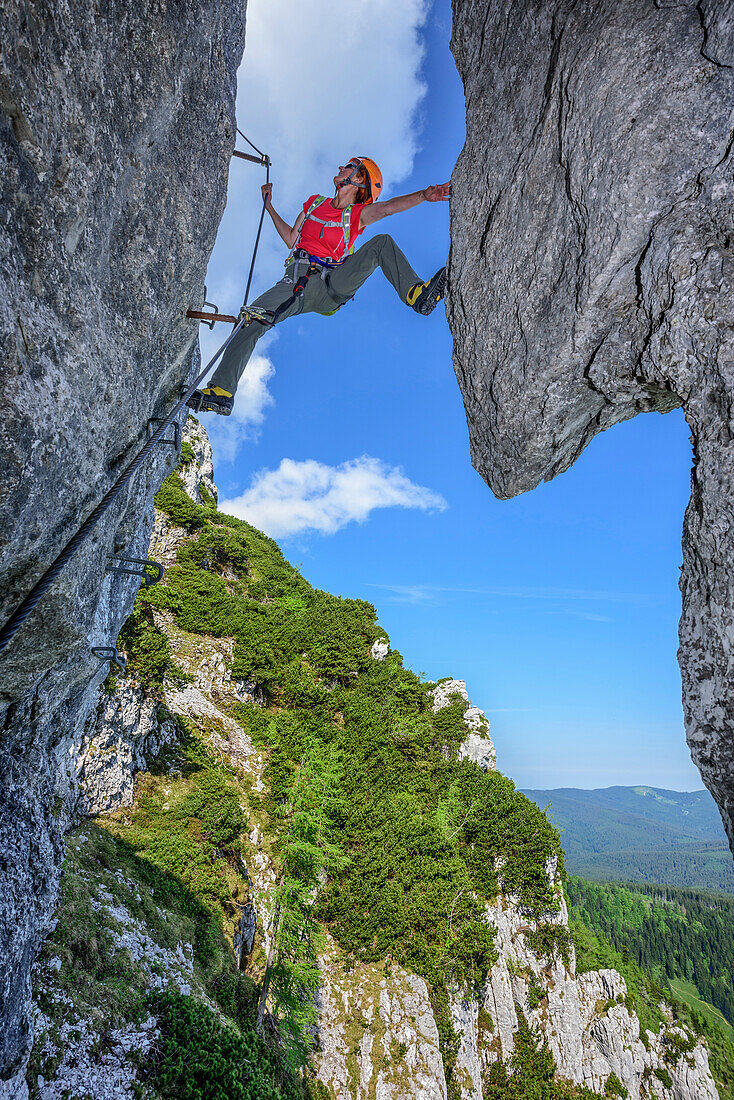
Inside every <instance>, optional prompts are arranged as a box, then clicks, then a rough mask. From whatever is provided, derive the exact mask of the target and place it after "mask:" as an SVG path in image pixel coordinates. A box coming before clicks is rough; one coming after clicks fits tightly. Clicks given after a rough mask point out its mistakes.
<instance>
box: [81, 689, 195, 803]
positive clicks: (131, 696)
mask: <svg viewBox="0 0 734 1100" xmlns="http://www.w3.org/2000/svg"><path fill="white" fill-rule="evenodd" d="M177 734H178V728H177V726H176V723H175V722H174V721H173V719H172V718H171V715H170V714H169V713H168V711H167V710H166V708H165V707H162V706H160V704H158V703H157V702H156V701H155V699H151V697H150V696H149V695H146V693H145V692H144V691H143V689H142V688H141V687H140V685H139V684H137V683H135V681H134V680H120V681H119V682H118V683H117V684H116V685H115V689H114V691H113V692H112V693H110V694H107V693H106V692H105V691H103V690H100V693H99V702H98V704H97V706H96V707H95V709H94V710H93V711H92V713H91V714H90V716H89V718H88V719H87V722H86V726H85V730H84V737H83V739H82V742H81V744H79V745H73V746H72V747H71V750H70V754H71V758H72V761H73V764H74V770H75V772H76V773H77V782H78V785H79V800H78V802H77V805H76V812H77V814H78V815H79V816H83V817H86V816H90V815H92V814H103V813H108V812H109V811H110V810H116V809H117V808H118V807H119V806H131V805H132V801H133V787H134V779H135V774H136V772H139V771H142V769H143V768H145V766H146V763H147V761H148V760H151V759H152V758H153V757H155V756H157V755H158V754H159V753H160V752H161V750H162V749H163V748H164V747H165V746H166V745H171V744H173V743H174V742H175V740H176V736H177Z"/></svg>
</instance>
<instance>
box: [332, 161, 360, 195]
mask: <svg viewBox="0 0 734 1100" xmlns="http://www.w3.org/2000/svg"><path fill="white" fill-rule="evenodd" d="M355 168H359V165H357V164H355V162H354V161H353V160H350V161H348V162H347V163H346V164H340V165H339V171H338V172H337V174H336V175H335V176H334V186H335V187H336V188H337V189H338V188H339V186H340V185H342V184H343V183H344V181H345V180H348V179H349V177H350V176H351V175H352V173H353V172H354V169H355ZM352 183H353V184H354V185H355V187H360V186H362V185H363V184H364V173H363V172H362V170H361V169H360V170H359V171H358V172H357V173H356V174H355V176H354V179H353V180H352Z"/></svg>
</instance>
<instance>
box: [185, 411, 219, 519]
mask: <svg viewBox="0 0 734 1100" xmlns="http://www.w3.org/2000/svg"><path fill="white" fill-rule="evenodd" d="M184 440H185V442H186V443H188V445H189V447H190V448H191V451H192V452H193V455H194V458H193V460H192V461H190V462H185V463H184V465H183V468H182V470H181V474H180V477H181V480H182V481H183V483H184V488H185V490H186V492H187V493H188V494H189V496H190V497H191V499H192V500H193V502H194V504H204V502H205V498H204V497H202V495H201V493H200V492H199V490H200V489H202V488H203V489H204V491H205V492H206V493H208V494H209V496H210V497H211V498H212V500H213V501H214V503H215V504H216V503H217V487H216V485H215V484H214V461H213V458H212V447H211V443H210V442H209V436H208V435H207V434H206V431H205V429H204V428H203V427H202V425H201V424H199V423H198V421H197V420H196V418H195V417H193V416H190V417H189V418H188V419H187V421H186V424H185V426H184Z"/></svg>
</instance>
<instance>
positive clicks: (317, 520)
mask: <svg viewBox="0 0 734 1100" xmlns="http://www.w3.org/2000/svg"><path fill="white" fill-rule="evenodd" d="M219 507H220V509H221V510H222V511H223V512H229V513H230V514H231V515H234V516H239V517H240V518H241V519H246V520H247V521H248V523H252V524H253V525H254V526H255V527H258V528H260V529H261V530H262V531H265V532H266V533H267V534H268V535H271V536H272V537H273V538H287V537H288V536H290V535H296V534H299V533H300V532H303V531H318V532H319V533H321V534H324V535H331V534H334V532H335V531H338V530H339V529H340V528H341V527H344V526H345V525H346V524H347V523H351V522H352V521H355V520H356V521H357V522H358V523H361V522H363V521H364V520H366V519H367V517H368V516H369V514H370V512H372V511H374V509H375V508H395V507H397V508H420V509H421V510H423V511H428V510H433V509H437V510H439V511H442V510H443V509H444V508H446V501H445V500H444V499H443V497H442V496H440V495H439V494H438V493H434V492H433V491H432V490H430V489H426V488H424V487H423V486H422V485H415V484H414V483H413V482H412V481H410V479H409V478H407V477H406V476H405V474H404V473H403V472H402V471H401V470H400V469H398V468H397V467H395V466H387V465H386V464H385V463H384V462H381V461H380V460H379V459H378V458H370V457H369V456H368V455H363V456H362V457H361V458H354V459H351V460H350V461H349V462H343V463H342V464H341V465H340V466H326V465H324V463H322V462H316V461H315V460H313V459H308V460H306V461H304V462H297V461H295V460H294V459H292V458H284V459H283V461H282V462H281V464H280V466H279V467H278V469H277V470H262V471H261V472H260V473H258V474H256V475H255V477H254V479H253V483H252V485H251V486H250V488H249V489H247V490H246V491H245V492H244V493H242V495H241V496H239V497H236V498H235V499H234V500H225V501H223V502H222V503H221V504H220V506H219Z"/></svg>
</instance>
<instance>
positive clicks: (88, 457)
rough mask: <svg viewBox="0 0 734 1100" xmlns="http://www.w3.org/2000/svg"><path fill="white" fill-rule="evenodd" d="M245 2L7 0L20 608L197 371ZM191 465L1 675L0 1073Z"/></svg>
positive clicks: (1, 256) (148, 471) (5, 430)
mask: <svg viewBox="0 0 734 1100" xmlns="http://www.w3.org/2000/svg"><path fill="white" fill-rule="evenodd" d="M244 6H245V5H244V0H225V2H224V3H207V2H204V3H199V2H197V3H193V2H191V0H183V2H182V3H180V4H177V5H175V6H174V7H171V6H170V5H161V4H154V3H149V2H143V3H140V4H134V5H122V6H119V5H118V6H116V7H115V9H114V11H112V10H108V9H107V8H106V7H105V6H104V5H102V6H100V5H97V4H94V3H92V2H91V0H81V2H80V3H76V4H74V5H72V6H71V7H69V6H66V7H63V8H61V7H59V6H58V5H53V4H48V3H44V2H32V0H31V2H23V3H20V2H14V0H10V2H9V3H6V4H5V5H4V7H3V34H2V39H3V42H2V56H1V57H0V134H1V135H2V144H1V146H0V214H1V216H0V265H2V271H3V278H2V281H1V282H0V331H1V332H2V369H1V370H0V374H1V375H2V379H3V401H2V412H1V413H0V453H2V456H3V457H2V476H1V477H0V532H1V534H0V615H1V616H2V617H3V618H4V617H5V616H6V615H7V614H9V613H10V612H11V611H12V609H13V608H14V607H15V606H16V605H17V604H18V603H19V601H20V600H21V599H22V598H23V596H24V595H25V593H26V592H27V591H28V590H29V588H30V587H31V586H32V584H33V583H34V581H35V580H36V579H37V578H38V577H39V576H40V575H41V574H42V573H43V572H44V570H45V569H46V568H47V566H48V565H49V564H50V562H51V561H52V560H53V558H54V557H55V556H56V554H57V553H58V551H59V550H60V548H61V547H62V546H63V545H64V543H65V542H66V540H67V539H68V538H69V537H70V536H71V535H72V534H73V533H74V531H76V530H77V529H78V527H79V525H80V523H81V522H82V520H83V519H84V518H85V517H86V516H87V515H88V514H89V512H90V511H91V510H92V508H93V507H94V505H95V504H96V503H97V501H99V499H100V498H101V497H102V496H103V495H104V493H105V492H106V490H107V489H108V488H109V487H110V485H111V484H112V482H113V481H114V480H115V478H116V476H117V475H118V474H119V472H120V470H121V469H122V468H123V467H124V465H125V463H126V462H127V461H129V459H130V458H131V457H132V455H133V454H134V453H135V452H136V450H138V449H139V448H140V446H141V445H142V443H143V441H144V440H145V438H146V433H147V432H148V420H149V418H150V417H155V416H160V415H161V414H162V413H163V412H164V411H166V410H167V409H170V408H171V406H172V403H173V402H174V401H175V399H176V397H177V396H178V394H179V391H180V387H181V384H182V382H183V381H184V380H185V379H186V378H187V377H189V376H190V373H191V371H192V370H193V369H194V368H195V364H196V356H197V349H196V338H197V328H196V324H195V323H194V322H191V321H187V320H186V319H185V317H184V312H185V309H186V308H187V306H188V305H189V304H192V303H197V302H199V301H201V297H202V289H203V278H204V271H205V268H206V263H207V260H208V256H209V253H210V251H211V248H212V245H213V242H214V237H215V234H216V229H217V226H218V223H219V219H220V217H221V213H222V210H223V207H224V201H225V191H226V181H227V171H228V163H229V156H230V153H231V149H232V147H233V135H234V128H233V123H234V93H235V74H236V70H237V65H238V64H239V60H240V57H241V54H242V48H243V39H244ZM175 461H176V458H175V455H174V448H172V447H166V446H164V445H161V446H160V447H159V448H158V449H157V451H156V454H155V456H154V457H153V458H152V459H151V460H150V461H149V462H148V463H147V464H146V465H145V466H144V467H143V469H142V470H141V471H140V472H139V474H138V475H137V476H136V477H135V478H133V479H132V481H131V482H130V484H129V486H128V488H127V490H126V491H125V492H124V493H123V495H122V496H121V497H120V498H119V499H118V501H117V502H116V503H115V505H114V506H113V507H112V508H111V509H110V511H109V512H108V514H107V516H106V518H105V519H104V520H103V521H102V522H101V523H100V524H99V526H98V527H97V528H96V530H95V534H94V536H93V537H92V538H90V539H89V540H88V541H87V543H86V544H85V546H84V548H83V549H82V550H80V551H79V553H78V554H77V555H76V556H75V558H74V559H73V560H72V561H71V563H70V564H69V566H68V567H67V569H66V571H65V572H64V574H63V576H62V577H61V578H60V579H59V580H58V582H57V583H56V585H55V586H54V588H53V590H52V591H51V592H50V593H49V594H48V595H47V596H46V597H45V598H44V600H43V601H42V603H41V605H40V606H39V607H38V609H37V611H36V612H35V614H34V616H33V617H32V619H31V620H30V621H29V622H28V623H27V624H26V625H25V626H24V628H23V629H22V631H21V632H20V633H19V634H18V635H17V637H16V639H15V641H14V642H13V645H12V648H11V649H10V650H9V651H8V653H7V655H6V656H5V657H4V658H3V660H2V665H1V667H0V787H1V788H2V790H3V796H2V798H3V801H2V805H1V806H0V875H1V876H2V878H3V882H2V883H1V884H0V1079H4V1078H7V1077H8V1076H9V1075H11V1074H13V1073H14V1072H15V1071H16V1070H17V1069H18V1068H19V1067H20V1066H21V1065H22V1062H23V1058H24V1054H25V1052H26V1051H27V1049H28V1044H29V1019H28V997H29V974H30V966H31V962H32V959H33V955H34V952H35V948H36V944H37V941H38V938H39V934H40V930H41V928H42V926H43V924H44V921H45V919H46V914H47V913H48V910H49V907H50V906H51V904H52V903H53V900H54V897H55V893H56V888H57V883H58V872H59V866H60V861H61V854H62V853H61V843H60V839H61V835H62V833H63V830H64V828H65V827H66V825H67V824H68V821H69V818H70V815H71V814H72V813H73V812H74V806H75V805H76V787H75V783H74V782H73V776H74V766H73V761H72V759H71V757H70V752H69V750H70V748H71V747H72V746H74V745H78V744H80V743H81V742H82V741H83V739H84V736H85V734H84V729H85V723H86V719H87V716H88V715H89V714H90V712H91V710H92V708H93V707H95V706H96V705H97V684H98V682H99V680H100V679H101V678H102V677H103V675H104V672H105V671H106V666H105V668H104V669H98V665H99V660H98V659H97V658H95V657H93V656H92V654H91V652H90V648H91V646H94V645H109V644H111V643H113V642H114V639H115V638H116V637H117V633H118V630H119V627H120V625H121V624H122V622H123V621H124V619H125V617H126V616H127V614H128V613H129V611H130V608H131V605H132V600H133V597H134V594H135V591H136V587H137V584H136V582H135V581H134V580H133V579H131V578H129V577H124V576H121V575H116V576H114V577H113V576H112V575H110V574H106V573H105V568H106V563H107V557H108V555H109V554H112V553H114V554H122V553H124V554H129V555H132V556H137V557H141V556H144V555H145V550H146V547H147V542H148V536H149V532H150V525H151V523H152V518H153V517H152V495H153V493H154V492H155V490H156V489H157V487H158V485H159V484H160V481H161V479H162V477H163V476H164V475H165V473H167V472H168V471H169V470H170V469H172V467H173V465H174V464H175ZM95 675H96V679H95ZM72 755H73V754H72Z"/></svg>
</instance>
